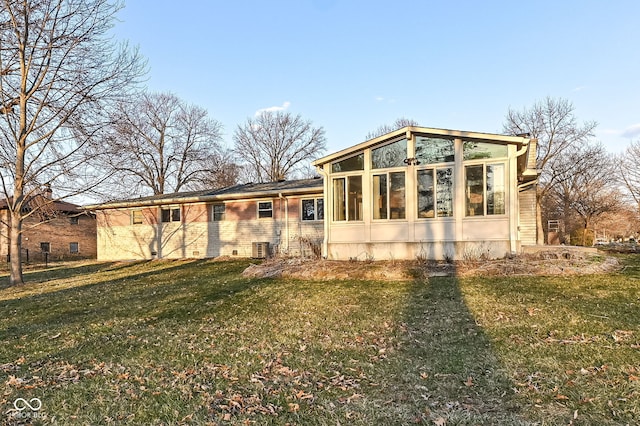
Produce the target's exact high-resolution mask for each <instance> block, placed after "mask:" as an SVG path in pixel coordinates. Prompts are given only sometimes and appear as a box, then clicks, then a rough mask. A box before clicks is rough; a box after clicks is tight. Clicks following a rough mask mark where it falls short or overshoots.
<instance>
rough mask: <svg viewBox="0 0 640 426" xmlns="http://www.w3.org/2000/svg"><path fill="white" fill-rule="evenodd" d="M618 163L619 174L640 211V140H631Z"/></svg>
mask: <svg viewBox="0 0 640 426" xmlns="http://www.w3.org/2000/svg"><path fill="white" fill-rule="evenodd" d="M618 163H619V165H620V167H619V168H618V176H619V177H620V180H621V181H622V183H624V186H625V188H626V189H627V192H628V193H629V195H630V196H631V199H632V200H633V201H634V203H635V205H636V207H637V208H638V211H640V140H639V141H635V142H631V144H630V145H629V146H628V147H627V149H626V150H625V152H624V154H623V155H621V156H620V157H619V159H618Z"/></svg>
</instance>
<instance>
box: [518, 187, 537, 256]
mask: <svg viewBox="0 0 640 426" xmlns="http://www.w3.org/2000/svg"><path fill="white" fill-rule="evenodd" d="M519 204H520V212H519V213H520V223H519V227H520V244H522V245H535V244H536V187H535V185H531V186H529V187H528V188H527V189H525V190H524V191H521V192H520V193H519Z"/></svg>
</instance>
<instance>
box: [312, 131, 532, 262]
mask: <svg viewBox="0 0 640 426" xmlns="http://www.w3.org/2000/svg"><path fill="white" fill-rule="evenodd" d="M535 148H536V143H535V140H534V139H530V138H529V137H527V136H504V135H497V134H487V133H477V132H464V131H457V130H445V129H431V128H423V127H405V128H403V129H399V130H397V131H394V132H392V133H389V134H386V135H383V136H381V137H378V138H376V139H372V140H370V141H366V142H364V143H361V144H359V145H356V146H353V147H351V148H347V149H345V150H342V151H339V152H337V153H334V154H332V155H329V156H326V157H324V158H321V159H319V160H317V161H315V162H314V165H315V166H316V168H317V169H318V171H319V172H320V173H321V174H322V175H323V177H324V193H325V200H326V206H325V209H326V213H325V234H324V247H323V249H324V255H325V256H326V257H327V258H329V259H415V258H424V259H463V258H470V257H474V258H496V257H502V256H504V255H505V254H509V253H515V252H517V251H519V250H520V249H521V246H522V245H526V244H535V217H536V216H535V215H536V211H535V205H536V204H535V183H536V181H537V176H538V174H537V172H536V170H535ZM531 229H533V235H531V234H532V233H531Z"/></svg>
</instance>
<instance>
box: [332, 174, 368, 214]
mask: <svg viewBox="0 0 640 426" xmlns="http://www.w3.org/2000/svg"><path fill="white" fill-rule="evenodd" d="M333 220H335V221H343V220H349V221H356V220H362V176H347V177H343V178H335V179H333Z"/></svg>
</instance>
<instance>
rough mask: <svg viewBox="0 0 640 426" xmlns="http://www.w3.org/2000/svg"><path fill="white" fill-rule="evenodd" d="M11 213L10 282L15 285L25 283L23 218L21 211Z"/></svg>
mask: <svg viewBox="0 0 640 426" xmlns="http://www.w3.org/2000/svg"><path fill="white" fill-rule="evenodd" d="M9 214H10V221H9V222H10V223H9V257H10V262H9V264H10V265H9V266H10V275H9V283H10V285H12V286H13V285H20V284H24V280H23V277H22V218H21V217H20V211H17V212H14V211H11V212H10V213H9Z"/></svg>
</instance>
